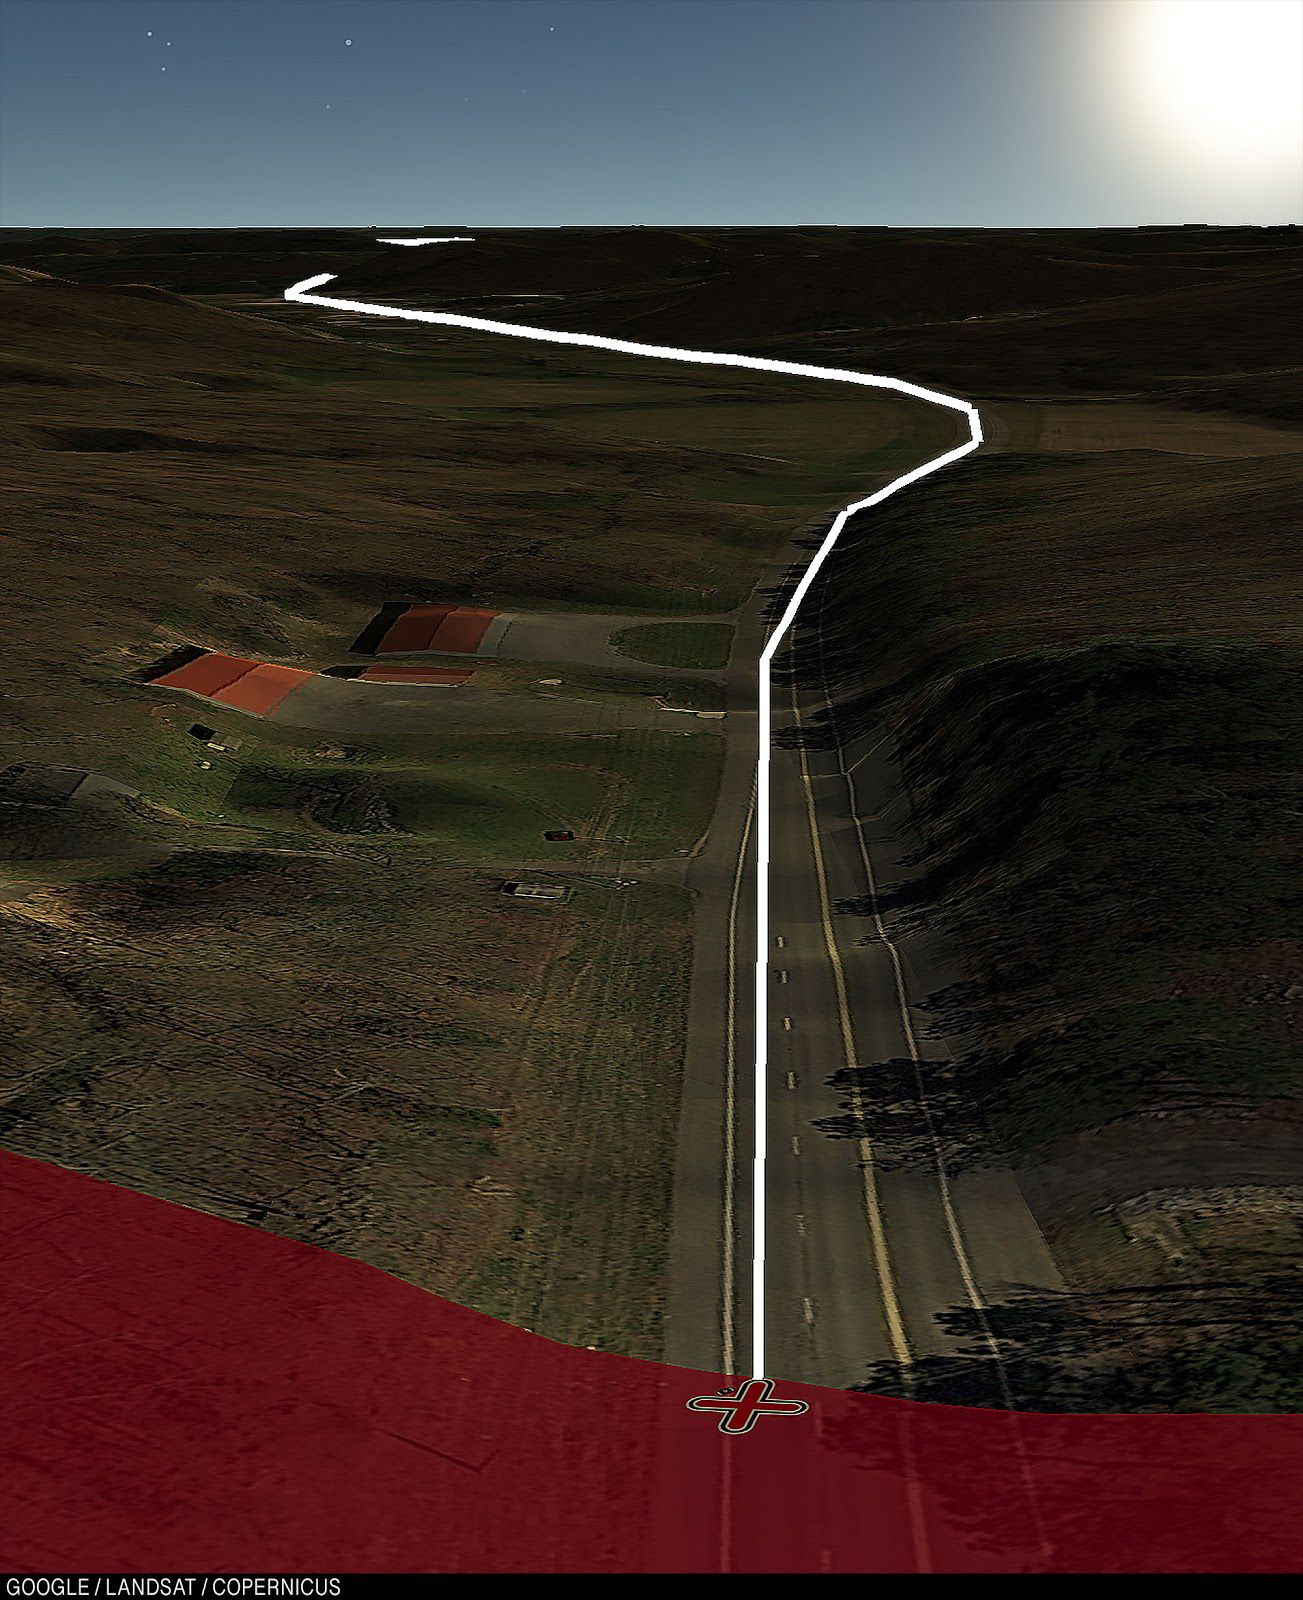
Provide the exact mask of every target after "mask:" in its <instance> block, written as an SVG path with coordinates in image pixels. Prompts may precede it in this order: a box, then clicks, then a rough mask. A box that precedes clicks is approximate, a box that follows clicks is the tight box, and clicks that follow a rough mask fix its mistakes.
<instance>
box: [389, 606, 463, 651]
mask: <svg viewBox="0 0 1303 1600" xmlns="http://www.w3.org/2000/svg"><path fill="white" fill-rule="evenodd" d="M451 610H452V607H451V606H408V608H407V610H406V611H404V612H403V613H402V614H401V615H400V616H399V617H398V618H397V619H396V620H395V621H393V622H392V623H390V625H389V628H388V630H387V631H386V633H385V635H384V637H383V638H382V639H381V640H380V643H379V644H378V645H377V646H376V654H377V655H405V654H407V653H408V652H409V651H414V650H428V649H430V641H431V639H433V638H434V635H435V630H436V629H437V628H438V626H439V624H440V623H441V622H442V621H443V619H444V618H445V617H446V616H447V615H448V613H449V612H450V611H451Z"/></svg>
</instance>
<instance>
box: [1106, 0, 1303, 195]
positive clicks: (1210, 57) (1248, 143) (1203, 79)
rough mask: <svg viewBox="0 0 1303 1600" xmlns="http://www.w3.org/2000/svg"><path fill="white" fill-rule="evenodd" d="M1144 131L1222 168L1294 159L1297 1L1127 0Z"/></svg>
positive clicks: (1300, 69)
mask: <svg viewBox="0 0 1303 1600" xmlns="http://www.w3.org/2000/svg"><path fill="white" fill-rule="evenodd" d="M1127 19H1128V23H1129V27H1130V36H1129V38H1128V40H1127V46H1128V48H1127V57H1128V59H1129V61H1130V63H1131V66H1132V69H1133V71H1134V73H1135V88H1136V89H1137V91H1138V92H1139V94H1140V95H1141V97H1142V98H1143V102H1144V104H1145V107H1146V110H1147V112H1148V113H1149V114H1150V116H1151V117H1152V122H1151V131H1152V132H1153V134H1154V135H1155V136H1158V137H1162V138H1163V139H1164V142H1167V143H1170V144H1173V145H1179V146H1180V147H1181V149H1183V150H1184V152H1185V153H1186V154H1187V156H1188V155H1197V156H1198V157H1200V158H1201V159H1206V160H1208V161H1209V162H1213V163H1216V164H1217V165H1218V166H1221V167H1224V168H1231V167H1235V168H1240V169H1244V168H1249V167H1260V166H1262V165H1264V164H1266V165H1271V166H1279V165H1280V164H1281V163H1285V162H1289V163H1294V164H1298V163H1300V162H1303V151H1301V150H1300V141H1301V140H1303V0H1134V3H1133V5H1132V6H1131V7H1129V8H1128V11H1127Z"/></svg>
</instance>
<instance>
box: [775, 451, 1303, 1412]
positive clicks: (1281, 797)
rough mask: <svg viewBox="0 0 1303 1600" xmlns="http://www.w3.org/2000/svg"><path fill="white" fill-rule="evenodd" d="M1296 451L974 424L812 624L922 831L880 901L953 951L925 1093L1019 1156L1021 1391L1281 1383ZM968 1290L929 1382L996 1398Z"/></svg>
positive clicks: (1120, 1399)
mask: <svg viewBox="0 0 1303 1600" xmlns="http://www.w3.org/2000/svg"><path fill="white" fill-rule="evenodd" d="M1300 463H1303V455H1296V456H1293V457H1288V456H1278V457H1274V458H1259V459H1241V460H1233V461H1232V460H1215V459H1208V458H1204V459H1199V460H1193V461H1192V460H1181V459H1174V458H1172V457H1171V456H1166V457H1165V456H1163V455H1160V454H1158V453H1142V452H1108V453H1102V454H1094V455H1091V456H1076V457H1073V456H1059V457H1055V458H1045V457H1035V456H1017V455H1005V456H994V457H991V458H989V459H986V460H981V459H979V460H977V461H975V462H974V463H973V464H972V465H971V466H970V468H969V469H968V470H967V471H965V472H964V473H962V474H956V475H954V476H952V477H949V478H944V479H941V480H939V481H936V482H935V483H933V484H930V485H928V486H926V487H925V488H924V489H923V490H922V491H921V492H920V493H917V494H916V495H915V496H914V497H913V498H912V499H911V500H910V501H909V502H908V503H906V502H904V501H903V500H901V501H896V502H892V503H890V504H888V505H887V506H884V507H883V508H882V510H881V512H880V513H879V514H878V515H876V516H874V517H872V518H871V519H870V518H865V519H863V520H862V522H861V526H860V528H859V529H857V530H856V536H855V537H854V538H853V539H852V541H851V542H850V544H849V545H848V546H847V547H846V549H845V553H844V554H842V555H840V556H838V557H837V558H835V565H834V570H833V575H832V580H831V582H830V583H829V585H828V589H827V597H826V604H825V605H824V608H823V614H822V618H821V625H822V636H823V637H822V650H821V649H820V641H819V639H818V637H817V636H816V634H815V633H814V632H813V631H812V632H810V633H808V634H807V635H806V637H805V640H804V646H803V671H804V672H805V674H806V675H807V677H808V678H809V679H810V681H816V680H817V677H818V672H819V657H820V655H822V661H823V666H824V668H825V669H826V671H827V672H828V674H829V680H830V682H831V683H832V685H833V686H834V695H835V698H836V699H837V702H838V717H839V723H840V726H841V729H842V731H843V733H847V732H850V731H856V732H866V731H868V730H870V729H877V728H882V727H885V728H886V729H888V730H889V731H890V732H891V733H892V735H893V736H894V745H895V750H896V754H897V757H898V759H899V762H900V768H901V772H902V775H903V779H904V782H905V784H906V786H907V788H908V791H909V793H910V796H911V799H912V801H913V813H914V818H915V822H916V824H917V827H918V829H919V833H920V836H921V844H920V848H919V850H918V853H917V857H916V859H915V861H914V863H913V870H912V874H911V877H910V878H909V879H908V880H907V881H906V882H905V883H904V884H903V885H900V886H897V887H896V888H894V889H893V890H892V891H891V892H889V893H887V894H885V895H884V896H883V900H882V904H883V906H884V908H885V909H887V910H888V911H889V912H890V913H891V915H892V916H893V917H894V918H895V919H896V921H897V924H898V925H899V926H903V927H916V928H918V927H926V928H929V929H931V930H932V931H933V933H934V934H935V933H940V934H942V935H944V937H945V938H946V939H947V940H948V941H949V942H950V944H951V946H952V947H953V948H954V949H956V950H959V951H962V953H963V964H964V967H965V968H966V974H965V976H964V978H963V979H962V980H960V981H958V982H955V983H954V984H952V985H951V986H950V987H948V988H946V989H943V990H941V991H940V992H937V993H934V994H931V995H929V996H927V997H926V1000H925V1003H926V1008H927V1010H928V1011H929V1012H930V1014H931V1017H932V1020H933V1022H934V1024H935V1025H936V1026H937V1027H939V1028H941V1029H942V1030H943V1031H944V1032H945V1033H946V1034H947V1035H948V1036H949V1037H950V1038H952V1039H953V1040H955V1041H956V1042H957V1043H958V1047H959V1048H958V1053H957V1056H956V1059H955V1060H954V1061H953V1062H951V1063H949V1064H948V1065H945V1066H941V1067H937V1068H932V1069H930V1070H929V1073H928V1079H927V1082H928V1101H929V1106H930V1109H931V1112H932V1117H933V1120H934V1123H935V1125H936V1126H937V1128H938V1129H939V1131H940V1133H941V1136H942V1138H943V1139H944V1140H945V1141H946V1143H947V1145H948V1147H949V1148H950V1150H951V1152H952V1156H953V1159H954V1160H955V1161H956V1162H958V1163H960V1164H963V1163H975V1164H981V1163H982V1162H984V1161H989V1160H992V1159H997V1160H998V1159H1006V1160H1008V1161H1009V1162H1010V1163H1011V1164H1012V1165H1013V1167H1014V1169H1015V1171H1016V1172H1017V1173H1018V1175H1019V1178H1020V1182H1021V1184H1022V1187H1023V1190H1024V1193H1025V1194H1026V1196H1027V1198H1028V1201H1029V1203H1030V1204H1031V1205H1032V1208H1033V1210H1034V1212H1035V1214H1036V1216H1037V1219H1038V1221H1039V1222H1040V1224H1041V1227H1042V1229H1043V1231H1044V1232H1045V1233H1046V1236H1047V1238H1048V1239H1049V1240H1050V1242H1051V1244H1052V1246H1053V1248H1054V1250H1055V1254H1056V1257H1057V1259H1058V1260H1059V1264H1060V1266H1061V1268H1062V1269H1063V1270H1064V1272H1065V1276H1066V1277H1067V1279H1068V1282H1069V1285H1070V1289H1071V1291H1072V1292H1071V1293H1070V1294H1069V1295H1068V1296H1066V1297H1055V1296H1041V1297H1039V1298H1036V1297H1032V1298H1023V1299H1021V1300H1018V1301H1017V1302H1015V1304H1014V1305H1013V1306H1012V1307H1010V1308H1008V1309H1007V1310H1002V1311H1001V1312H1000V1313H999V1315H1000V1318H1001V1319H1002V1320H1001V1328H1002V1330H1003V1331H1004V1333H1005V1335H1006V1337H1007V1338H1008V1340H1009V1346H1008V1347H1009V1349H1010V1351H1011V1356H1010V1371H1011V1372H1012V1374H1013V1376H1012V1380H1011V1381H1012V1384H1013V1387H1014V1390H1015V1392H1016V1395H1017V1399H1018V1401H1019V1403H1021V1404H1024V1405H1035V1406H1037V1407H1038V1408H1040V1409H1044V1408H1045V1407H1046V1406H1047V1405H1049V1406H1054V1405H1060V1406H1063V1407H1064V1408H1065V1409H1074V1408H1075V1409H1110V1408H1122V1409H1136V1408H1138V1409H1146V1408H1157V1409H1163V1408H1172V1407H1175V1408H1177V1409H1196V1410H1197V1409H1209V1410H1218V1409H1253V1408H1260V1409H1284V1410H1290V1409H1298V1407H1299V1405H1300V1404H1303V1389H1300V1388H1299V1385H1298V1368H1297V1361H1296V1343H1295V1342H1294V1340H1295V1334H1296V1329H1292V1328H1291V1319H1290V1317H1289V1315H1288V1314H1287V1313H1286V1312H1285V1310H1284V1303H1283V1299H1285V1298H1288V1297H1290V1296H1292V1297H1293V1298H1294V1301H1295V1303H1296V1301H1297V1295H1298V1291H1299V1289H1300V1288H1301V1287H1303V1277H1301V1276H1300V1270H1301V1269H1300V1257H1299V1251H1298V1236H1297V1204H1298V1199H1297V1196H1298V1190H1297V1177H1298V1172H1299V1170H1300V1161H1301V1160H1303V1074H1301V1073H1300V1062H1303V984H1300V983H1299V981H1298V978H1299V972H1300V970H1301V966H1303V946H1301V944H1300V940H1299V930H1300V927H1303V873H1301V871H1300V865H1301V861H1303V851H1301V848H1300V846H1301V834H1300V828H1299V814H1300V800H1301V799H1303V670H1301V669H1303V612H1301V611H1300V608H1299V597H1300V595H1301V594H1303V569H1301V567H1300V558H1299V551H1298V544H1297V538H1296V526H1295V519H1294V515H1293V511H1292V507H1293V505H1294V504H1296V503H1297V493H1296V491H1297V487H1298V483H1299V478H1300ZM827 731H828V729H827V725H826V719H825V724H824V726H823V728H822V729H817V730H816V734H818V733H819V732H822V733H823V734H825V735H826V733H827ZM843 909H844V910H846V911H849V912H852V913H854V912H856V911H862V910H863V909H865V908H862V907H855V906H851V907H845V908H843ZM872 1077H873V1075H872V1074H866V1075H865V1088H866V1089H868V1091H869V1092H870V1093H872V1092H874V1087H873V1084H872V1082H871V1079H872ZM909 1081H910V1080H908V1078H902V1082H903V1083H905V1084H906V1087H905V1088H903V1089H902V1090H901V1091H900V1094H899V1097H898V1098H897V1099H896V1100H895V1102H894V1103H888V1104H886V1105H885V1106H884V1108H883V1115H882V1119H881V1120H880V1122H879V1125H878V1128H877V1132H878V1135H879V1138H880V1140H881V1141H882V1142H883V1143H884V1145H885V1148H886V1150H887V1151H888V1152H889V1154H890V1158H891V1159H895V1160H898V1161H901V1162H904V1163H909V1162H911V1161H913V1160H914V1159H916V1158H917V1157H918V1156H919V1154H920V1152H921V1150H922V1148H923V1147H922V1144H921V1143H920V1138H921V1132H922V1130H921V1127H920V1123H919V1119H918V1116H917V1112H916V1110H915V1108H914V1107H913V1105H912V1101H911V1091H910V1090H909V1089H908V1082H909ZM881 1083H882V1080H881V1077H879V1080H878V1085H877V1091H876V1092H878V1093H879V1094H880V1093H881ZM845 1087H846V1089H847V1090H848V1091H849V1089H850V1085H849V1084H846V1085H845ZM852 1104H853V1100H852V1097H851V1096H850V1095H849V1092H848V1095H847V1113H848V1122H847V1125H846V1126H845V1127H844V1128H838V1129H836V1130H835V1131H839V1132H853V1131H855V1129H854V1128H853V1127H852V1126H851V1123H852V1122H853V1121H854V1119H853V1118H852V1117H850V1116H849V1113H850V1110H851V1106H852ZM1286 1285H1288V1288H1286V1287H1285V1286H1286ZM1264 1317H1267V1318H1269V1319H1271V1318H1274V1319H1275V1321H1274V1322H1272V1326H1273V1327H1276V1328H1278V1336H1275V1335H1273V1337H1271V1338H1266V1337H1264V1336H1263V1332H1262V1329H1263V1318H1264ZM1282 1317H1283V1318H1284V1320H1283V1321H1282V1320H1281V1318H1282ZM955 1319H956V1321H955V1327H956V1329H957V1330H959V1331H960V1332H961V1333H965V1332H966V1333H968V1334H969V1335H970V1336H971V1338H972V1340H973V1349H972V1354H971V1355H970V1357H969V1358H967V1359H965V1360H961V1361H958V1362H956V1361H953V1360H935V1361H929V1362H925V1363H924V1364H923V1367H922V1369H921V1370H920V1372H919V1373H918V1374H916V1375H915V1383H916V1385H917V1386H918V1387H917V1389H916V1392H918V1393H921V1394H922V1395H924V1396H928V1397H931V1398H934V1399H943V1400H947V1401H950V1402H952V1403H956V1402H961V1403H983V1404H990V1403H999V1399H998V1393H997V1391H998V1388H999V1385H998V1383H997V1375H996V1374H995V1373H994V1372H992V1371H991V1370H990V1368H989V1362H988V1361H987V1360H986V1359H985V1357H984V1356H983V1349H984V1347H983V1346H982V1343H981V1340H980V1338H979V1337H978V1333H979V1332H980V1330H976V1329H972V1328H969V1327H968V1325H967V1323H966V1322H965V1318H964V1314H963V1313H962V1312H961V1311H960V1310H959V1309H958V1308H956V1311H955ZM970 1320H971V1319H970ZM1214 1337H1215V1340H1216V1345H1217V1349H1216V1350H1215V1351H1213V1350H1210V1349H1207V1348H1205V1346H1206V1345H1207V1344H1208V1342H1209V1340H1211V1339H1213V1338H1214ZM1005 1378H1006V1380H1009V1373H1006V1374H1005ZM1160 1380H1161V1381H1160ZM868 1386H869V1387H871V1388H883V1387H886V1388H898V1387H899V1375H895V1376H893V1375H892V1374H891V1373H890V1372H888V1371H885V1370H882V1371H875V1372H874V1373H872V1374H870V1376H869V1379H868ZM993 1396H996V1398H995V1399H994V1400H993V1398H992V1397H993Z"/></svg>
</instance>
